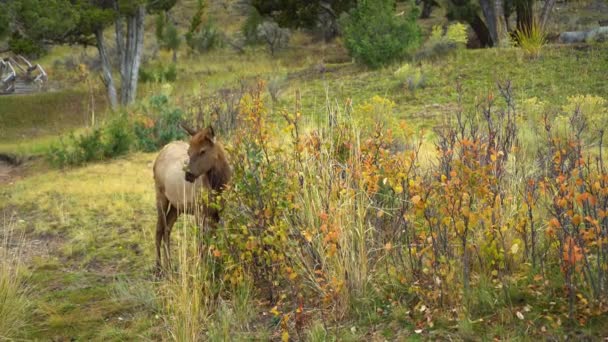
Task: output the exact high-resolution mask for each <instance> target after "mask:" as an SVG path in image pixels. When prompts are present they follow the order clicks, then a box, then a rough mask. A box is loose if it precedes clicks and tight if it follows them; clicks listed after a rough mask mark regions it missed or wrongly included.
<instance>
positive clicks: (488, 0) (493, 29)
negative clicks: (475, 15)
mask: <svg viewBox="0 0 608 342" xmlns="http://www.w3.org/2000/svg"><path fill="white" fill-rule="evenodd" d="M479 6H480V7H481V12H482V13H483V16H484V18H486V26H487V28H488V31H489V33H490V38H491V39H492V43H493V44H492V45H493V46H496V45H498V44H496V43H497V42H498V30H497V20H496V13H495V10H494V2H493V1H492V0H479Z"/></svg>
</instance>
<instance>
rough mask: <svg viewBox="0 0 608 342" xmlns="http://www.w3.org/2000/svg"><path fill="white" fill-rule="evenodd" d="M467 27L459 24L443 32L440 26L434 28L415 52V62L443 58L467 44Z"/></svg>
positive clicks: (450, 26) (452, 25)
mask: <svg viewBox="0 0 608 342" xmlns="http://www.w3.org/2000/svg"><path fill="white" fill-rule="evenodd" d="M467 41H468V36H467V27H466V26H465V25H463V24H460V23H455V24H451V25H449V26H448V27H447V29H446V30H445V32H444V30H443V28H442V27H441V26H434V27H433V31H432V32H431V36H430V37H429V38H428V40H427V41H426V42H425V43H424V44H423V45H422V47H421V48H420V49H419V50H418V51H417V52H416V54H415V56H414V59H416V60H436V59H438V58H441V57H445V56H446V55H448V54H449V53H451V52H454V51H456V50H457V49H459V48H464V47H465V46H466V44H467Z"/></svg>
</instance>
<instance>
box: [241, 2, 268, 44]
mask: <svg viewBox="0 0 608 342" xmlns="http://www.w3.org/2000/svg"><path fill="white" fill-rule="evenodd" d="M263 22H264V18H263V17H262V16H261V15H260V12H258V10H257V9H255V7H251V10H250V11H249V15H248V16H247V20H245V22H244V23H243V26H242V27H241V33H242V34H243V38H244V39H245V43H247V44H249V45H256V44H260V43H262V40H261V39H260V37H259V36H258V26H260V25H261V24H262V23H263Z"/></svg>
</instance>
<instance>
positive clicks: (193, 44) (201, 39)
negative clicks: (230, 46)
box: [186, 21, 224, 53]
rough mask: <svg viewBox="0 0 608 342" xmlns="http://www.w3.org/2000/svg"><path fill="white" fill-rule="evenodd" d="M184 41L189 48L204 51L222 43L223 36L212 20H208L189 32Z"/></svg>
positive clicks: (218, 46)
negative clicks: (200, 26) (196, 29)
mask: <svg viewBox="0 0 608 342" xmlns="http://www.w3.org/2000/svg"><path fill="white" fill-rule="evenodd" d="M186 43H188V46H189V47H190V49H192V50H194V51H196V52H199V53H204V52H208V51H211V50H213V49H215V48H220V47H222V46H223V45H224V36H223V34H222V33H221V32H220V31H219V30H218V28H217V27H216V26H215V24H214V23H213V22H212V21H208V22H207V24H205V25H204V26H203V27H202V28H200V30H198V31H196V32H189V33H188V34H187V35H186Z"/></svg>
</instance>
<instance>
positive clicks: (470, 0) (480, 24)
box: [447, 0, 555, 47]
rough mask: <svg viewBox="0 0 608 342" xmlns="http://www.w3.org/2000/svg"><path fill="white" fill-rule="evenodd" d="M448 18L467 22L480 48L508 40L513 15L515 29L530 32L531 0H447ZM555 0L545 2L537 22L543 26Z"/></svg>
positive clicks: (497, 44) (532, 16)
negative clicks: (514, 16)
mask: <svg viewBox="0 0 608 342" xmlns="http://www.w3.org/2000/svg"><path fill="white" fill-rule="evenodd" d="M447 4H448V11H447V17H448V19H450V20H460V21H464V22H466V23H468V24H469V25H470V26H471V28H472V29H473V31H474V32H475V34H476V35H477V38H478V39H479V43H480V45H481V46H482V47H491V46H499V45H500V44H501V42H502V41H504V40H506V39H508V35H509V32H510V31H512V29H511V28H510V27H509V25H508V23H509V20H510V17H511V15H513V14H515V15H516V22H517V26H516V29H517V30H520V31H529V30H530V29H531V27H532V25H534V24H535V16H536V14H535V13H534V0H449V1H448V3H447ZM554 5H555V0H548V1H545V3H544V5H543V8H542V10H541V12H540V14H539V15H538V24H540V25H541V27H543V26H544V25H545V24H546V22H547V20H548V18H549V16H550V14H551V10H552V9H553V6H554Z"/></svg>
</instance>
